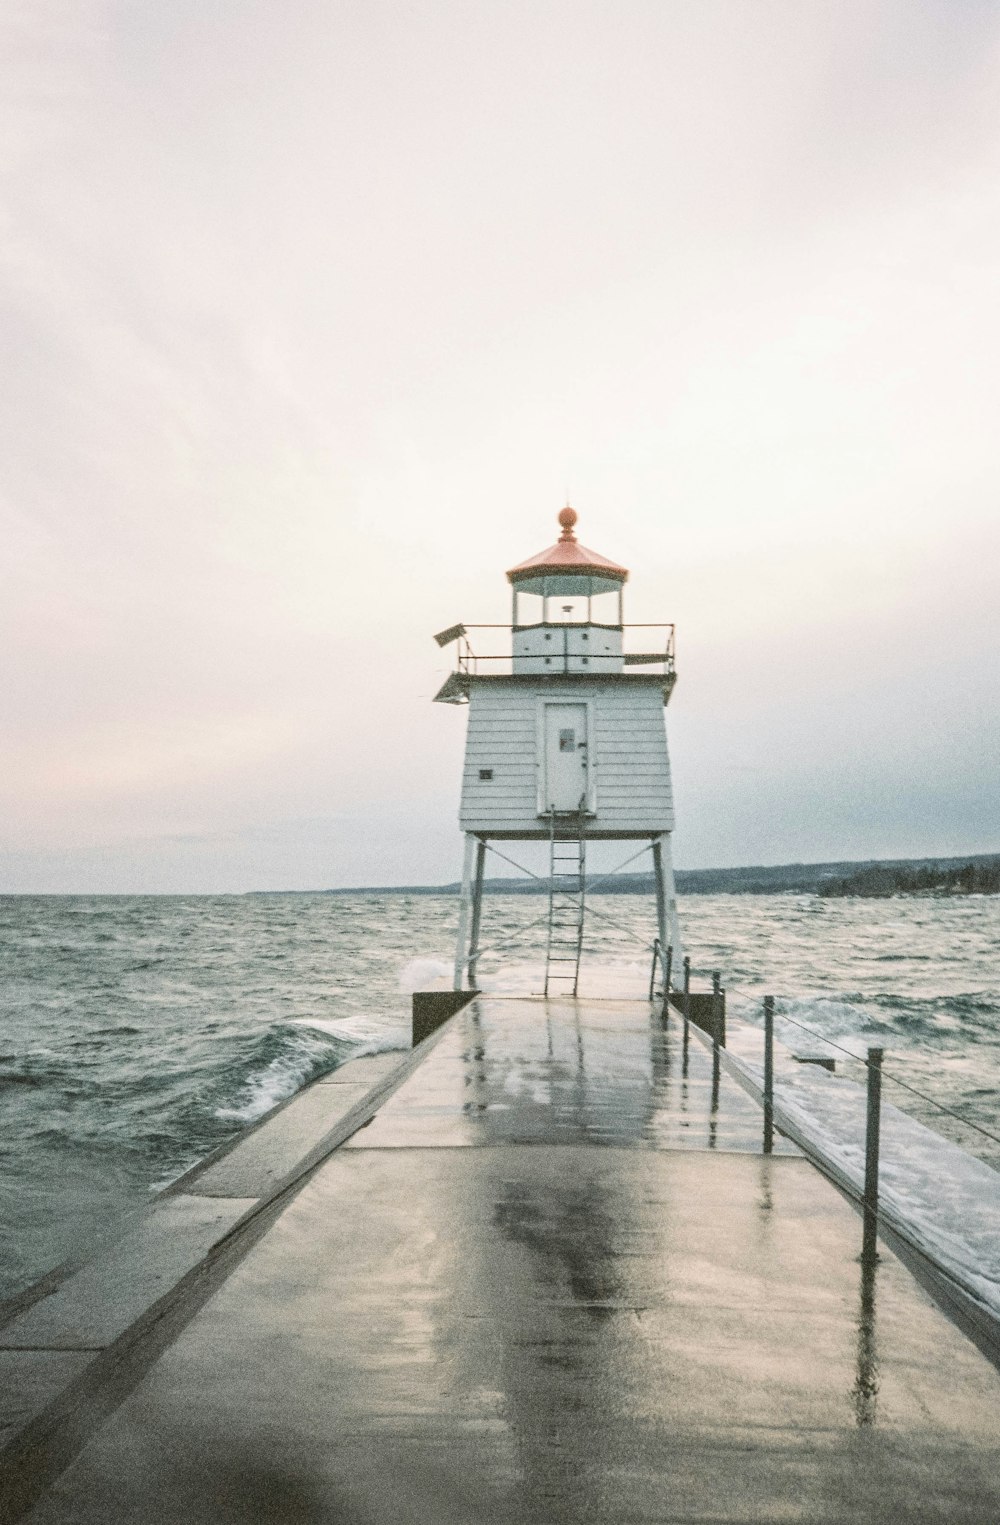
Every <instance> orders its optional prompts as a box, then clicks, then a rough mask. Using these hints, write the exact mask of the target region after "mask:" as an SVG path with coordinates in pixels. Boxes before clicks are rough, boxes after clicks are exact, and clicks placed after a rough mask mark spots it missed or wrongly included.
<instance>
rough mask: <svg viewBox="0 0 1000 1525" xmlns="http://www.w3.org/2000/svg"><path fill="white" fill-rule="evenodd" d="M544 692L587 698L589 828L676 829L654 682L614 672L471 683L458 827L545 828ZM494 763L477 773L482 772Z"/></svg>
mask: <svg viewBox="0 0 1000 1525" xmlns="http://www.w3.org/2000/svg"><path fill="white" fill-rule="evenodd" d="M545 699H568V700H578V701H583V700H588V701H590V704H591V708H592V717H593V733H592V735H591V736H590V738H589V755H590V764H591V768H592V770H594V776H595V777H596V811H595V813H594V814H593V815H592V816H591V817H589V819H588V831H590V832H600V831H601V830H605V831H612V832H616V833H621V834H626V833H628V832H635V833H637V834H638V835H645V834H646V833H653V832H662V831H672V830H673V825H674V812H673V794H672V790H671V783H670V760H669V757H668V755H667V735H666V728H665V726H664V719H663V694H662V690H661V688H660V686H659V685H658V684H657V683H641V682H636V681H635V680H630V679H629V678H627V677H626V678H624V679H623V678H622V677H621V676H617V675H609V676H608V677H607V678H604V679H602V678H600V677H595V678H594V679H593V681H591V682H588V683H580V682H573V683H567V684H566V685H563V684H560V683H559V682H558V680H553V679H552V678H548V679H546V680H543V681H542V682H540V683H539V684H537V685H535V684H532V683H525V682H524V681H523V680H522V681H520V682H518V681H512V682H510V683H504V682H496V681H494V682H491V683H484V684H477V683H475V682H473V684H472V691H471V694H470V698H469V710H468V715H469V728H468V735H467V738H466V748H465V771H464V775H463V781H462V806H461V813H460V820H461V825H462V830H463V831H478V832H482V833H487V834H488V833H492V832H529V833H536V834H537V833H538V832H539V831H540V830H544V828H545V822H544V819H542V818H540V817H539V815H538V770H539V766H540V759H539V757H538V755H537V752H538V735H539V725H538V716H539V707H540V704H541V703H542V702H543V701H544V700H545ZM483 768H485V769H491V770H492V773H493V777H492V778H491V779H488V780H487V779H481V778H480V776H479V774H480V769H483Z"/></svg>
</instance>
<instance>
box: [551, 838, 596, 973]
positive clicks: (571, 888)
mask: <svg viewBox="0 0 1000 1525" xmlns="http://www.w3.org/2000/svg"><path fill="white" fill-rule="evenodd" d="M558 819H559V825H560V827H561V828H562V830H563V834H562V835H561V836H560V835H557V834H556V812H555V811H554V810H553V811H552V812H551V814H550V816H549V936H548V943H547V945H546V949H545V994H546V995H549V994H550V993H551V994H553V995H576V991H577V985H578V984H579V981H580V954H581V952H582V951H583V916H584V906H585V902H586V889H587V843H586V838H585V836H584V823H585V817H584V813H583V810H582V809H581V810H580V811H578V812H577V813H576V814H572V815H560V816H559V818H558ZM570 827H572V829H573V832H574V834H573V835H572V836H570V835H567V834H566V833H567V830H568V829H569V828H570ZM553 986H556V987H557V988H555V989H553V988H552V987H553ZM567 986H568V987H569V988H566V987H567Z"/></svg>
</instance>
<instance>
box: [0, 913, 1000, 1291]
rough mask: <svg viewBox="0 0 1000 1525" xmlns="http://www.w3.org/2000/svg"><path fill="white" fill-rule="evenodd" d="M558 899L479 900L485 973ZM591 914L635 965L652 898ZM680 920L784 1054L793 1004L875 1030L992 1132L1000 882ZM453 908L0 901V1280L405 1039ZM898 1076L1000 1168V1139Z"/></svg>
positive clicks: (867, 1039) (103, 1225)
mask: <svg viewBox="0 0 1000 1525" xmlns="http://www.w3.org/2000/svg"><path fill="white" fill-rule="evenodd" d="M544 911H545V902H544V900H543V899H539V898H538V897H535V896H526V897H523V898H522V897H498V898H496V899H494V900H493V901H492V902H489V903H488V905H487V908H486V914H485V917H484V930H483V943H484V946H486V947H496V948H497V949H498V951H497V953H496V954H494V955H491V956H489V957H487V958H485V959H484V961H483V964H482V966H481V974H482V976H483V983H484V984H490V983H494V982H496V983H500V984H502V983H503V982H504V980H505V979H506V978H507V975H506V972H505V971H506V970H507V968H508V967H509V965H510V963H511V961H512V960H514V961H516V962H517V964H518V965H519V966H521V967H522V968H523V966H524V965H526V964H527V965H530V964H531V963H532V961H537V960H538V959H540V957H541V956H542V953H543V949H544V936H545V928H544ZM592 911H593V914H592V916H591V920H590V924H589V934H588V945H587V948H588V956H589V957H590V958H591V959H592V960H593V961H594V962H595V963H599V964H608V963H611V964H615V965H618V966H621V967H622V975H623V979H624V978H626V977H628V978H630V979H631V980H632V981H633V983H634V982H636V981H641V980H643V979H644V978H645V977H646V976H647V971H648V956H649V955H648V952H647V951H646V950H647V949H648V947H649V944H650V941H651V939H652V936H653V934H654V927H653V922H652V908H651V905H650V904H649V902H648V901H646V900H645V899H644V898H641V897H633V896H601V895H598V896H595V897H594V900H593V905H592ZM681 915H682V920H683V924H684V928H685V932H686V936H687V939H688V945H689V951H690V952H691V955H692V958H693V961H694V963H695V964H696V965H697V966H699V967H702V968H705V969H707V970H711V969H714V968H718V969H720V970H721V971H722V972H723V976H724V980H725V982H726V984H727V986H728V988H729V991H730V1001H731V1003H732V1004H733V1008H734V1009H736V1010H741V1011H745V1012H747V1013H749V1014H751V1015H752V1014H753V1013H754V1012H755V1011H756V1009H757V1003H758V998H759V996H760V994H761V993H763V992H764V991H765V990H769V991H771V992H773V993H774V994H775V995H776V996H777V997H778V1010H779V1015H780V1016H781V1018H782V1022H783V1025H782V1022H779V1035H780V1036H782V1037H783V1038H784V1039H785V1041H787V1042H788V1043H789V1045H790V1046H791V1047H792V1048H799V1049H802V1048H806V1049H810V1048H814V1047H815V1044H814V1043H813V1042H812V1041H811V1040H810V1039H808V1038H806V1037H805V1035H804V1034H802V1033H801V1032H800V1031H799V1030H798V1029H796V1028H794V1027H792V1026H791V1019H794V1020H797V1021H800V1022H803V1023H805V1024H806V1025H808V1026H809V1027H811V1028H814V1029H815V1030H816V1031H819V1032H821V1033H822V1034H824V1035H826V1036H829V1037H834V1038H836V1039H837V1041H838V1042H844V1043H845V1045H846V1046H847V1047H848V1048H851V1049H853V1051H855V1052H859V1053H860V1052H863V1049H864V1046H865V1045H866V1044H867V1043H882V1044H883V1045H884V1046H885V1047H886V1049H887V1057H886V1066H887V1070H892V1071H894V1072H895V1073H897V1074H899V1075H901V1076H903V1077H904V1078H906V1079H909V1080H910V1081H911V1082H912V1083H913V1084H915V1085H917V1086H918V1087H919V1088H920V1089H921V1090H925V1091H927V1092H928V1093H929V1094H930V1095H932V1096H934V1097H935V1098H936V1099H938V1100H940V1101H943V1102H945V1103H947V1104H948V1105H949V1106H950V1107H952V1108H953V1109H954V1110H955V1111H957V1112H958V1113H959V1114H960V1116H961V1117H964V1118H968V1119H970V1120H971V1121H974V1122H979V1123H980V1124H981V1125H983V1126H984V1127H986V1128H988V1129H990V1130H992V1131H993V1132H995V1133H998V1134H1000V974H998V969H997V948H998V947H1000V899H998V898H976V897H971V898H968V899H950V900H922V899H921V900H889V901H824V900H819V899H817V898H815V897H812V896H802V897H799V896H782V895H776V896H728V895H716V896H689V897H686V898H685V899H684V900H683V901H682V902H681ZM455 917H456V904H455V902H454V900H450V899H446V898H439V897H433V896H394V895H387V896H378V895H351V896H324V895H268V896H246V897H243V896H199V897H135V898H130V897H70V896H67V897H38V898H32V897H18V898H14V897H7V898H0V1018H2V1028H0V1106H2V1109H3V1127H2V1129H0V1169H2V1173H3V1189H2V1201H0V1236H2V1238H0V1242H2V1243H3V1245H4V1252H3V1258H2V1262H0V1296H3V1295H7V1294H9V1293H11V1292H12V1291H15V1290H17V1289H18V1288H20V1287H22V1286H24V1285H26V1284H27V1283H29V1282H30V1281H31V1280H33V1279H34V1278H35V1277H37V1276H38V1275H40V1274H41V1273H42V1272H44V1271H45V1270H47V1269H49V1268H50V1267H51V1266H53V1265H54V1264H57V1263H58V1262H59V1261H61V1260H63V1259H64V1258H66V1257H68V1256H71V1255H75V1254H79V1253H84V1252H85V1251H86V1249H87V1248H88V1246H89V1245H90V1244H92V1243H93V1242H94V1240H95V1238H96V1237H97V1236H98V1235H99V1234H100V1233H101V1232H102V1231H103V1230H105V1229H107V1228H109V1227H113V1225H114V1223H115V1221H116V1219H117V1218H118V1217H119V1216H120V1215H121V1214H123V1213H125V1212H127V1211H128V1210H130V1209H132V1208H135V1207H137V1206H140V1205H142V1203H144V1202H146V1201H148V1200H149V1196H150V1192H151V1191H153V1190H155V1189H157V1187H159V1186H162V1185H164V1184H165V1183H166V1182H167V1181H169V1180H171V1179H172V1178H174V1177H175V1176H177V1175H178V1174H179V1173H180V1172H182V1171H183V1170H184V1169H186V1168H187V1167H188V1166H189V1165H191V1164H193V1163H194V1162H195V1161H196V1160H198V1159H200V1158H201V1157H202V1156H203V1155H204V1154H206V1153H207V1152H208V1151H209V1150H211V1149H213V1148H215V1147H216V1146H217V1145H219V1144H221V1143H223V1142H224V1141H225V1140H227V1139H228V1138H230V1137H232V1136H233V1135H234V1134H235V1133H237V1132H239V1131H240V1129H242V1128H243V1127H245V1126H246V1125H247V1124H248V1123H249V1122H252V1121H253V1120H254V1119H255V1118H257V1117H259V1116H262V1115H263V1114H264V1112H266V1111H267V1110H268V1109H269V1108H270V1107H272V1106H274V1105H275V1104H276V1103H277V1102H279V1101H282V1100H284V1099H285V1098H287V1097H288V1096H290V1095H292V1094H294V1092H295V1091H296V1090H298V1089H299V1088H300V1087H301V1086H303V1085H305V1084H306V1083H308V1081H310V1080H312V1079H314V1078H315V1077H316V1076H317V1075H319V1074H322V1073H324V1072H325V1071H328V1070H330V1069H333V1068H336V1066H337V1065H339V1064H342V1063H343V1062H344V1061H345V1060H347V1059H349V1058H351V1057H354V1056H355V1055H358V1054H360V1053H364V1052H372V1051H375V1050H378V1049H388V1048H402V1047H405V1046H407V1044H408V1040H409V996H408V993H407V991H408V990H409V989H412V988H415V987H417V986H420V985H422V984H425V983H427V982H428V980H429V979H430V978H432V977H433V975H434V974H435V973H437V972H440V971H442V970H444V969H445V968H446V967H447V960H448V958H449V956H450V954H451V950H452V939H453V935H454V924H455ZM539 918H541V921H540V920H539ZM502 971H504V972H502ZM522 977H526V978H527V980H528V982H529V983H530V982H531V976H530V974H528V975H527V976H522ZM859 1073H860V1070H859ZM890 1091H891V1099H892V1100H893V1101H894V1102H896V1104H897V1105H900V1106H903V1107H905V1108H906V1109H907V1110H909V1111H912V1112H914V1113H915V1115H917V1116H918V1117H920V1118H921V1120H923V1121H925V1122H927V1123H929V1124H930V1126H932V1127H935V1128H937V1129H938V1131H940V1132H942V1133H945V1134H946V1135H947V1136H948V1137H950V1138H952V1139H954V1140H955V1141H956V1142H958V1143H960V1144H961V1145H962V1146H963V1147H964V1148H966V1149H968V1150H969V1151H970V1152H972V1153H975V1154H978V1155H979V1156H980V1157H981V1158H983V1159H985V1160H987V1161H988V1162H989V1163H991V1164H992V1165H994V1166H997V1167H1000V1148H998V1147H997V1146H995V1145H992V1144H991V1143H990V1142H989V1141H988V1140H986V1139H984V1138H982V1137H981V1136H978V1135H976V1134H974V1133H971V1132H969V1131H968V1130H966V1129H965V1128H963V1126H962V1124H961V1123H960V1122H958V1121H956V1120H954V1119H952V1118H949V1117H941V1116H940V1115H938V1114H936V1113H935V1112H934V1110H933V1109H932V1108H930V1107H928V1106H927V1104H925V1103H923V1102H921V1101H919V1100H917V1099H916V1098H914V1097H912V1096H908V1095H906V1094H905V1093H902V1092H900V1093H898V1094H896V1092H895V1091H894V1090H892V1088H888V1087H887V1095H889V1094H890Z"/></svg>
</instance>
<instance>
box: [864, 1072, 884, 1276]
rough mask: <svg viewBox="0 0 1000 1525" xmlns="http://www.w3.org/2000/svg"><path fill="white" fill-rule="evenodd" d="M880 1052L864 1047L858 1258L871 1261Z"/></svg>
mask: <svg viewBox="0 0 1000 1525" xmlns="http://www.w3.org/2000/svg"><path fill="white" fill-rule="evenodd" d="M882 1054H883V1050H882V1049H880V1048H870V1049H869V1050H868V1111H867V1116H866V1119H865V1204H864V1206H865V1228H864V1235H863V1237H862V1241H861V1259H862V1262H863V1263H865V1264H874V1262H875V1260H876V1258H877V1246H878V1150H879V1132H880V1125H881V1121H882Z"/></svg>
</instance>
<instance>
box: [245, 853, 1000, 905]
mask: <svg viewBox="0 0 1000 1525" xmlns="http://www.w3.org/2000/svg"><path fill="white" fill-rule="evenodd" d="M600 878H601V875H600V874H597V875H596V876H595V882H596V881H597V880H600ZM675 878H676V881H677V893H678V894H679V895H780V894H800V895H810V894H813V895H815V894H819V895H823V896H824V897H825V898H826V897H838V898H840V897H848V896H850V897H854V896H865V897H873V898H885V897H886V896H889V895H896V894H908V895H913V894H920V895H962V894H966V895H967V894H997V893H1000V854H998V853H973V854H967V855H964V856H962V857H957V858H882V859H877V858H867V859H862V860H854V861H843V862H838V863H781V864H770V865H758V866H753V867H748V868H695V869H678V870H677V872H676V875H675ZM989 885H994V886H995V887H994V888H988V887H987V886H989ZM653 888H654V886H653V876H652V874H615V875H614V876H613V877H612V878H610V879H608V880H606V881H605V882H604V883H602V884H601V886H600V891H599V893H600V894H607V895H650V894H652V893H653ZM460 889H461V886H460V884H458V883H457V882H453V883H451V884H382V885H350V886H345V887H343V888H339V889H327V890H251V891H249V893H250V894H252V895H280V894H286V895H288V894H291V895H457V894H458V893H459V891H460ZM485 889H486V891H487V893H488V894H490V895H544V894H547V893H548V882H547V881H546V880H544V879H528V878H524V879H506V878H505V879H487V880H486V881H485Z"/></svg>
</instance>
